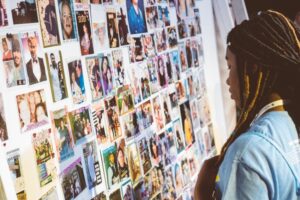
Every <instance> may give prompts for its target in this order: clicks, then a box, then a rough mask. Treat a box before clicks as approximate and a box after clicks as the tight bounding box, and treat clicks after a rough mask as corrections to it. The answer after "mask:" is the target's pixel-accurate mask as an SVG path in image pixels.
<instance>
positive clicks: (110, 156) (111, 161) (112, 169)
mask: <svg viewBox="0 0 300 200" xmlns="http://www.w3.org/2000/svg"><path fill="white" fill-rule="evenodd" d="M102 157H103V163H104V168H105V173H106V181H107V189H108V190H111V188H113V187H114V186H116V185H117V183H119V181H120V178H119V170H118V164H117V147H116V146H115V145H111V146H110V147H108V148H106V149H104V150H103V151H102Z"/></svg>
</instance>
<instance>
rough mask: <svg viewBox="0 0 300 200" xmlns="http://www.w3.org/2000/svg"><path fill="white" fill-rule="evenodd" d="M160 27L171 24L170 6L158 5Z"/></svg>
mask: <svg viewBox="0 0 300 200" xmlns="http://www.w3.org/2000/svg"><path fill="white" fill-rule="evenodd" d="M157 11H158V24H159V25H158V28H163V27H166V26H170V23H171V22H170V12H169V9H168V6H158V7H157Z"/></svg>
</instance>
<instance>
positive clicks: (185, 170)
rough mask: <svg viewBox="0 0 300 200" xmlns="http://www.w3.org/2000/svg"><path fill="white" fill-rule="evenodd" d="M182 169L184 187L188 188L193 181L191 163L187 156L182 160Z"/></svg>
mask: <svg viewBox="0 0 300 200" xmlns="http://www.w3.org/2000/svg"><path fill="white" fill-rule="evenodd" d="M181 169H182V180H183V185H184V186H187V184H188V183H189V182H190V181H191V175H190V169H189V163H188V160H187V158H186V155H184V157H183V158H182V160H181Z"/></svg>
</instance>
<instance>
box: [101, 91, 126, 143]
mask: <svg viewBox="0 0 300 200" xmlns="http://www.w3.org/2000/svg"><path fill="white" fill-rule="evenodd" d="M104 104H105V111H106V116H107V121H108V124H106V127H107V128H108V133H109V135H110V141H111V142H112V141H115V140H116V139H117V138H119V137H121V135H122V131H121V126H120V120H119V115H118V105H117V101H116V98H115V97H114V96H112V97H109V98H107V99H105V101H104Z"/></svg>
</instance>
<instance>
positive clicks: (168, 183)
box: [162, 167, 177, 200]
mask: <svg viewBox="0 0 300 200" xmlns="http://www.w3.org/2000/svg"><path fill="white" fill-rule="evenodd" d="M164 177H165V178H164V179H165V182H164V184H163V187H162V199H163V200H167V199H168V200H175V199H176V197H177V196H176V189H175V183H174V178H173V173H172V167H169V169H167V170H166V171H165V176H164Z"/></svg>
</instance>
